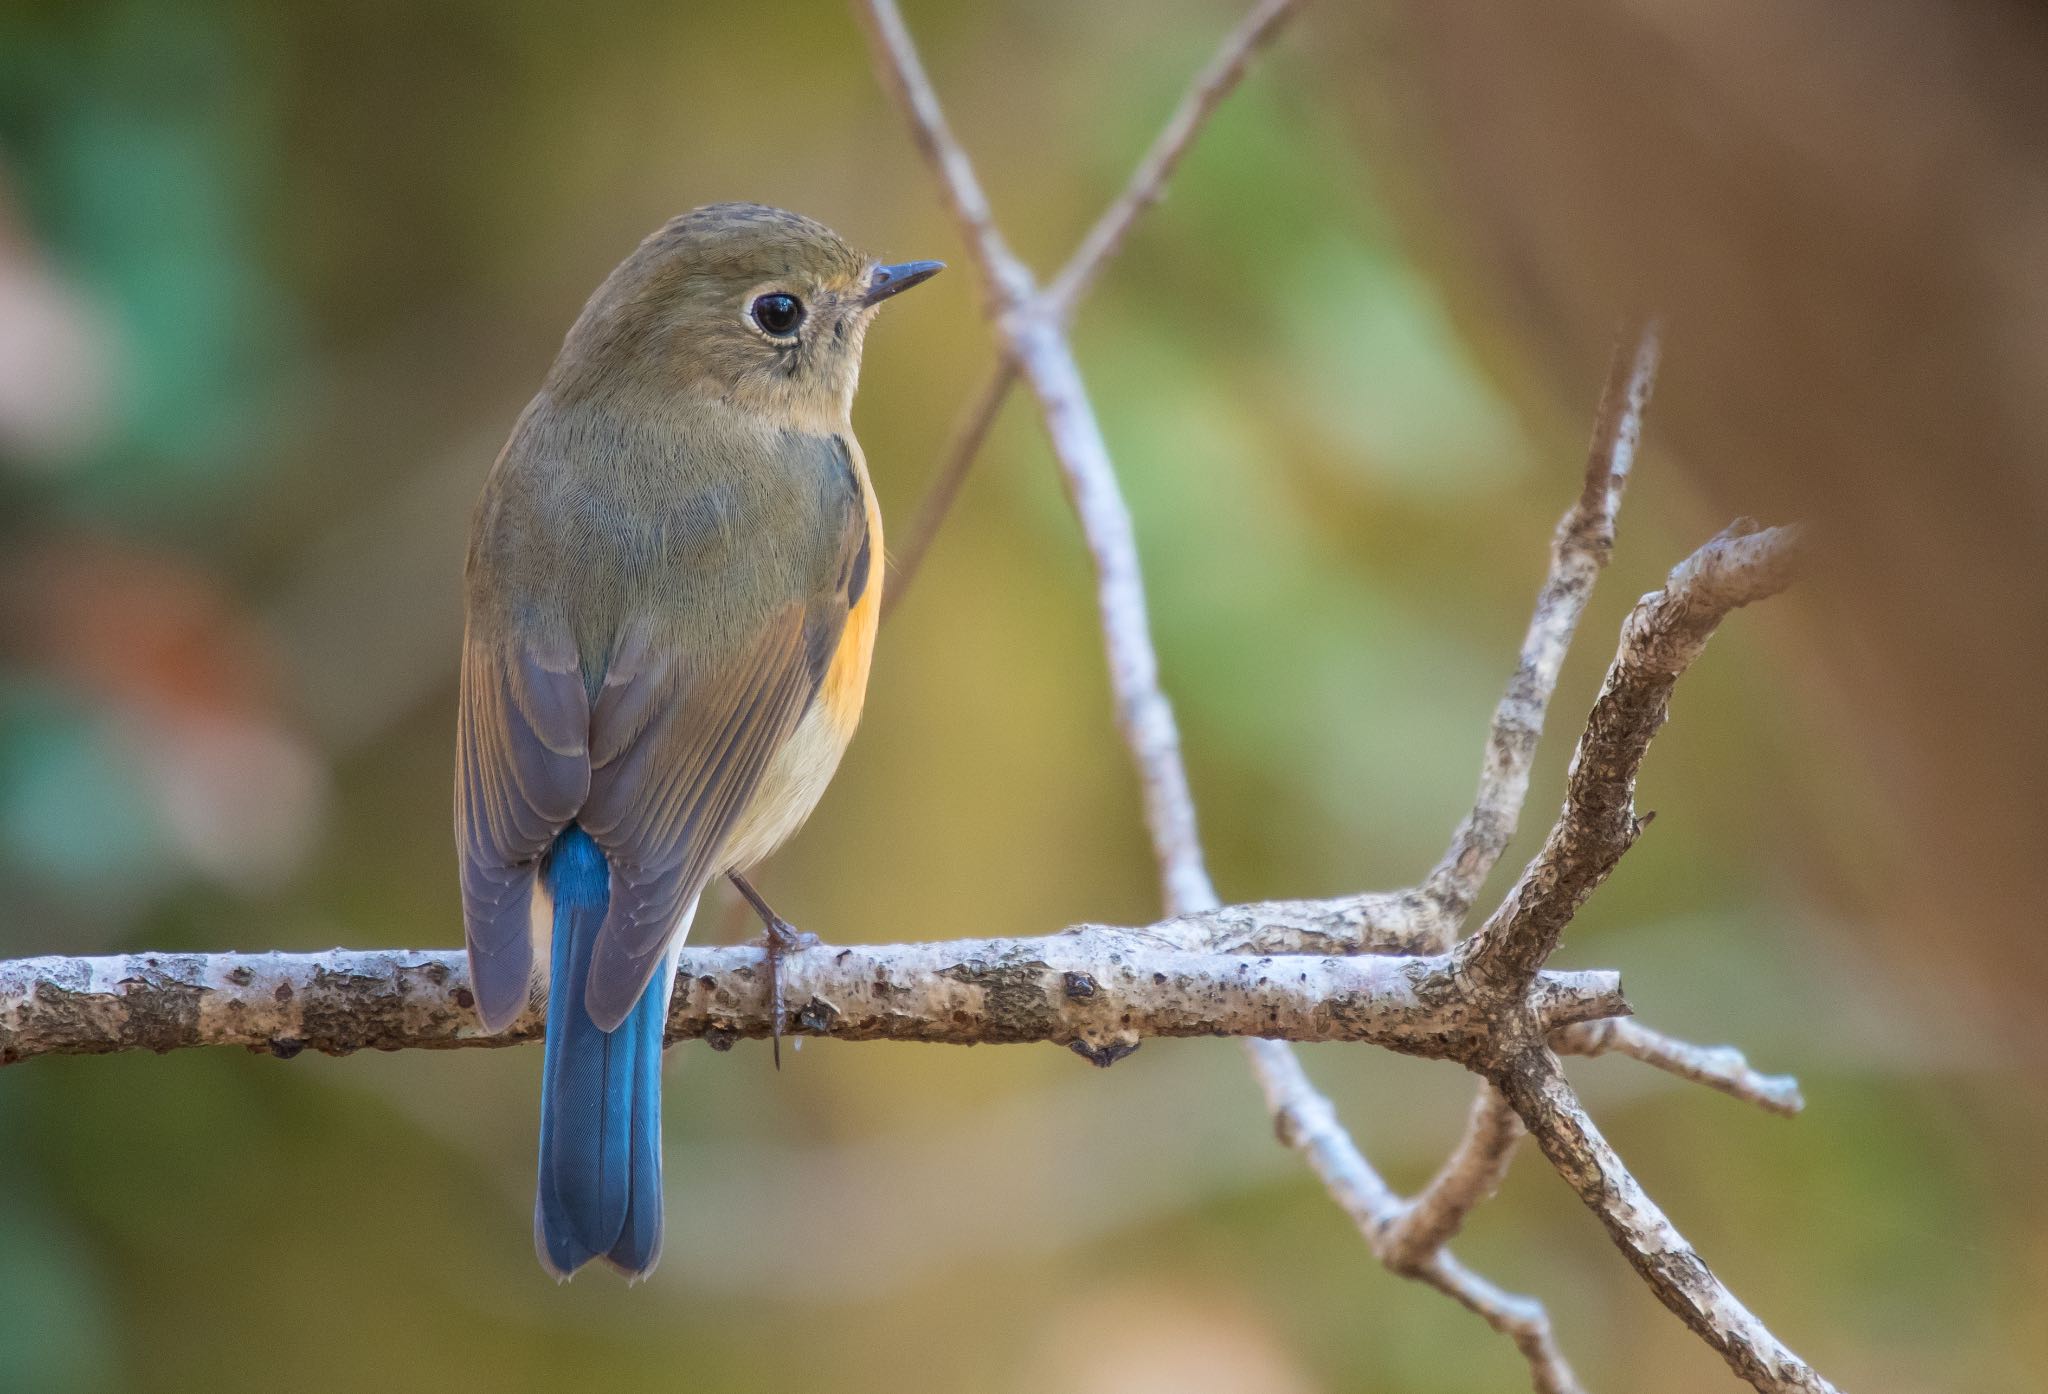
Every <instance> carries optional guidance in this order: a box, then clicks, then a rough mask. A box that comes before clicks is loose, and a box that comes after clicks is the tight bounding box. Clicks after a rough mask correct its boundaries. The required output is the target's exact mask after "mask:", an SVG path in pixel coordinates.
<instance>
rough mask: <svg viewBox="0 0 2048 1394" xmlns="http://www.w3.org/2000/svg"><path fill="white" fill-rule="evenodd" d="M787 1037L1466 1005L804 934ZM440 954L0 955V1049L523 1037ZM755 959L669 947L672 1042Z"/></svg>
mask: <svg viewBox="0 0 2048 1394" xmlns="http://www.w3.org/2000/svg"><path fill="white" fill-rule="evenodd" d="M782 982H783V995H784V1000H785V1002H786V1003H788V1005H789V1019H788V1023H787V1029H788V1031H789V1032H790V1033H792V1034H796V1035H810V1036H829V1037H832V1038H834V1039H837V1040H846V1041H925V1042H932V1043H939V1044H950V1045H992V1044H1017V1043H1022V1042H1031V1041H1050V1042H1052V1043H1054V1044H1057V1045H1064V1046H1067V1047H1069V1048H1071V1049H1072V1050H1074V1051H1075V1052H1076V1053H1077V1054H1079V1055H1081V1056H1083V1057H1084V1058H1086V1059H1088V1060H1090V1061H1091V1062H1093V1063H1095V1064H1098V1065H1107V1064H1110V1063H1112V1062H1113V1061H1115V1060H1117V1059H1120V1058H1122V1057H1123V1056H1125V1055H1128V1054H1130V1053H1131V1052H1132V1051H1133V1050H1136V1049H1137V1046H1138V1042H1139V1040H1140V1039H1142V1038H1144V1037H1147V1036H1271V1037H1277V1038H1284V1039H1287V1040H1297V1041H1369V1042H1372V1043H1374V1044H1377V1045H1382V1046H1386V1047H1389V1048H1390V1049H1394V1050H1399V1051H1403V1052H1405V1053H1408V1054H1414V1055H1427V1056H1449V1057H1452V1058H1459V1059H1463V1058H1465V1057H1466V1056H1468V1055H1469V1054H1470V1051H1471V1049H1472V1043H1473V1042H1474V1040H1475V1039H1476V1037H1475V1034H1474V1022H1475V1020H1476V1015H1477V1014H1476V1009H1475V1007H1474V1006H1473V1005H1472V1004H1471V1003H1470V1002H1468V1001H1467V1000H1466V998H1465V994H1464V989H1463V987H1462V985H1461V983H1460V980H1459V978H1458V975H1457V973H1456V965H1455V964H1454V962H1453V961H1452V960H1451V959H1450V957H1449V956H1447V955H1437V956H1435V957H1433V958H1393V957H1366V958H1355V957H1354V958H1309V957H1303V956H1296V957H1289V958H1273V957H1261V958H1251V957H1245V956H1241V955H1231V954H1216V953H1191V952H1187V951H1184V950H1178V949H1173V948H1167V947H1162V946H1160V945H1159V944H1158V943H1157V942H1155V941H1154V940H1153V939H1152V938H1151V937H1150V936H1149V935H1148V934H1147V933H1146V931H1144V930H1132V929H1118V928H1112V927H1108V926H1103V925H1082V926H1077V927H1075V928H1073V929H1070V930H1067V931H1065V932H1062V933H1059V934H1053V935H1048V936H1046V937H1044V938H1038V939H955V940H943V941H937V942H929V943H911V944H889V945H859V946H844V947H842V946H837V945H822V944H821V945H817V946H814V947H811V948H808V949H802V950H798V951H795V952H791V953H788V954H785V955H784V956H783V958H782ZM1537 995H1538V997H1540V998H1541V1000H1542V1005H1541V1006H1539V1007H1537V1008H1535V1009H1534V1010H1535V1011H1536V1012H1537V1014H1538V1016H1540V1017H1541V1019H1542V1020H1543V1021H1544V1022H1545V1023H1546V1024H1547V1025H1548V1026H1551V1027H1557V1028H1562V1027H1564V1026H1567V1025H1570V1024H1572V1023H1575V1022H1580V1021H1590V1020H1594V1019H1597V1018H1601V1017H1607V1016H1612V1015H1614V1014H1615V1013H1617V1012H1626V1011H1627V1010H1628V1004H1627V1003H1626V1002H1625V1001H1624V1000H1623V999H1622V996H1621V981H1620V978H1619V976H1618V975H1616V974H1614V973H1606V972H1590V973H1559V974H1551V975H1546V976H1545V978H1544V979H1543V981H1542V983H1541V985H1540V987H1539V989H1538V994H1537ZM474 1006H475V1002H474V999H473V998H472V996H471V994H470V989H469V976H468V970H467V965H466V963H465V961H464V959H463V956H462V954H461V953H460V952H459V951H455V950H428V951H423V952H408V951H398V950H368V951H355V950H342V949H337V950H334V951H332V952H330V953H324V954H279V953H269V954H236V953H217V954H163V953H159V954H131V955H126V956H117V957H109V958H30V959H19V960H16V961H13V962H9V963H0V1063H12V1062H14V1061H17V1060H23V1059H27V1058H29V1057H31V1056H36V1055H81V1054H83V1055H97V1054H106V1053H109V1052H112V1051H120V1050H154V1051H159V1052H162V1051H168V1050H176V1049H181V1048H184V1047H189V1046H205V1045H233V1046H246V1047H249V1048H251V1049H256V1050H268V1051H270V1052H271V1053H273V1054H278V1055H295V1054H297V1053H298V1052H299V1051H300V1050H303V1049H306V1048H309V1047H310V1048H312V1049H314V1050H320V1051H324V1052H326V1053H328V1054H335V1055H344V1054H348V1053H349V1052H352V1051H356V1050H367V1049H376V1050H405V1049H417V1048H427V1049H446V1048H452V1047H458V1046H504V1045H517V1044H519V1043H521V1042H523V1041H535V1040H539V1039H540V1036H541V1028H542V1014H541V1013H540V1012H539V1011H537V1010H533V1011H529V1012H527V1013H526V1015H525V1016H523V1017H522V1018H521V1019H520V1020H519V1022H518V1023H517V1024H515V1025H514V1026H513V1027H512V1028H511V1029H509V1030H507V1031H504V1032H501V1033H499V1034H497V1035H485V1034H484V1033H483V1032H482V1030H481V1028H480V1027H479V1026H478V1024H477V1021H476V1014H475V1011H474ZM773 1026H774V1009H773V1005H772V1004H771V1002H770V1001H769V980H768V974H767V972H766V970H765V967H764V964H763V958H762V954H761V951H760V950H758V949H754V948H691V949H686V950H684V953H683V958H682V961H681V965H680V967H679V970H678V973H677V977H676V991H675V995H674V997H673V998H672V999H671V1001H670V1004H669V1018H668V1036H669V1039H670V1040H671V1041H675V1040H687V1039H696V1038H698V1037H702V1038H704V1039H706V1040H709V1041H710V1042H711V1043H712V1044H713V1045H718V1046H729V1045H730V1044H732V1042H733V1041H735V1040H739V1039H742V1038H760V1037H766V1036H768V1035H770V1034H771V1031H772V1029H773Z"/></svg>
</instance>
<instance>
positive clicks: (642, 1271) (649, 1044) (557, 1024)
mask: <svg viewBox="0 0 2048 1394" xmlns="http://www.w3.org/2000/svg"><path fill="white" fill-rule="evenodd" d="M544 875H545V877H546V881H547V886H548V889H549V891H550V892H551V893H552V894H553V896H554V901H555V927H554V953H553V971H552V975H551V976H550V978H549V980H548V1034H547V1059H546V1061H545V1062H544V1064H543V1066H542V1077H541V1094H540V1190H539V1194H538V1195H537V1196H536V1197H535V1198H534V1208H533V1228H534V1247H535V1248H537V1249H538V1250H539V1251H540V1261H541V1264H542V1266H543V1267H545V1268H546V1269H547V1270H548V1271H549V1272H550V1273H553V1274H554V1275H555V1276H556V1277H557V1278H567V1277H569V1276H570V1275H571V1274H573V1273H574V1272H575V1271H576V1270H577V1269H579V1268H581V1267H582V1266H583V1265H584V1264H586V1263H588V1262H590V1260H592V1259H594V1258H598V1257H600V1256H601V1257H603V1258H604V1260H605V1261H606V1262H607V1263H609V1264H611V1266H612V1267H614V1268H616V1269H618V1270H619V1271H620V1272H621V1273H624V1274H625V1275H626V1276H627V1277H628V1278H644V1277H646V1276H647V1275H648V1274H649V1273H651V1272H652V1271H653V1270H654V1265H655V1262H656V1261H657V1260H658V1259H659V1258H660V1257H661V1035H662V1028H663V1026H664V1025H665V1023H666V1021H667V1016H668V1000H667V999H668V994H667V993H666V992H665V991H663V990H662V989H663V988H665V987H666V986H667V985H668V978H667V975H666V974H665V973H661V972H656V974H655V975H654V981H653V982H652V983H650V984H649V985H648V989H647V991H646V992H645V993H644V994H643V995H642V996H641V998H640V1001H639V1002H638V1003H637V1004H635V1006H634V1008H633V1010H632V1011H631V1013H629V1014H628V1015H627V1017H626V1019H625V1020H624V1021H622V1022H620V1023H619V1028H618V1030H616V1031H610V1032H606V1031H600V1030H599V1029H598V1028H597V1023H596V1022H594V1021H592V1020H591V1019H590V1014H589V1012H587V1011H585V1010H584V1006H583V989H584V984H585V982H586V980H587V979H588V977H589V973H590V952H591V949H592V947H593V946H594V945H595V943H596V942H597V931H598V928H599V926H601V925H602V924H603V923H604V913H605V906H606V905H607V903H608V902H609V901H610V899H611V885H610V881H611V868H610V866H609V864H608V863H607V862H606V861H605V855H604V853H603V852H602V851H601V850H599V848H598V845H597V844H596V843H595V842H593V841H591V839H590V836H589V834H587V833H585V832H584V831H583V830H582V829H581V828H579V827H576V826H575V825H574V824H571V825H570V826H569V827H568V828H566V829H564V830H563V832H562V835H561V836H560V837H557V838H556V839H555V845H554V847H553V849H552V850H551V851H550V853H549V855H548V864H547V869H546V871H545V872H544Z"/></svg>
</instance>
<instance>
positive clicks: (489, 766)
mask: <svg viewBox="0 0 2048 1394" xmlns="http://www.w3.org/2000/svg"><path fill="white" fill-rule="evenodd" d="M562 650H563V651H561V652H543V651H540V650H538V649H536V647H535V646H533V645H531V644H527V643H522V642H520V641H518V640H511V641H507V642H503V643H489V642H485V641H482V640H480V639H477V638H475V637H474V636H465V637H464V640H463V649H462V704H461V710H460V713H459V715H458V717H457V725H456V769H455V840H456V843H457V845H458V846H459V847H460V848H461V851H462V919H463V926H464V930H465V933H466V935H467V938H468V941H469V963H470V977H471V986H472V988H473V990H474V991H475V993H476V999H477V1010H478V1013H479V1014H480V1015H481V1016H482V1017H483V1022H484V1026H485V1029H487V1030H491V1031H498V1030H502V1029H504V1028H505V1027H506V1026H508V1025H510V1024H511V1022H512V1019H513V1018H514V1017H516V1016H518V1015H519V1013H520V1011H521V1009H523V1008H524V1007H525V1006H526V998H527V990H528V981H529V979H530V977H531V975H532V971H533V942H532V937H531V932H530V921H529V913H530V902H531V900H532V896H533V877H534V870H535V865H536V863H537V861H538V859H539V857H540V855H541V854H542V853H543V852H545V851H547V849H548V845H549V844H550V843H552V842H553V841H554V839H555V835H556V834H557V833H559V832H560V831H561V830H562V829H563V828H564V827H565V826H567V825H568V823H569V820H570V819H572V818H574V817H575V816H576V813H577V810H578V809H580V808H581V807H582V805H583V801H584V799H585V797H586V796H587V795H588V793H589V790H590V755H589V736H590V703H589V698H588V696H587V694H586V693H585V691H584V687H583V678H582V675H581V673H580V672H579V671H578V665H577V663H576V661H575V655H574V653H573V652H571V651H568V649H567V646H566V645H565V646H562Z"/></svg>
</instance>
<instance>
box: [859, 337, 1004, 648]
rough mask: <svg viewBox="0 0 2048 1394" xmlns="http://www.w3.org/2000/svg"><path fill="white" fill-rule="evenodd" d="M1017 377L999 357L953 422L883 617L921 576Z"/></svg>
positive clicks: (898, 561) (894, 556)
mask: <svg viewBox="0 0 2048 1394" xmlns="http://www.w3.org/2000/svg"><path fill="white" fill-rule="evenodd" d="M1016 381H1017V370H1016V368H1014V367H1013V366H1011V363H1010V360H1009V359H1007V358H998V359H997V360H996V363H995V366H994V367H993V368H991V369H990V370H989V373H988V376H987V377H986V378H984V379H982V384H981V387H980V388H979V389H978V390H977V391H976V392H975V394H974V396H973V397H972V398H970V399H969V400H968V403H967V409H966V410H965V411H963V412H961V413H960V419H959V420H958V421H957V422H955V423H954V425H953V434H952V435H951V436H949V437H948V438H947V440H946V449H945V453H944V454H942V455H940V456H939V468H938V470H937V472H936V473H934V474H933V475H932V482H931V483H930V484H929V485H928V486H926V488H925V491H924V498H923V500H922V501H921V502H919V504H918V505H917V516H916V517H915V518H913V519H911V521H910V531H909V532H908V533H906V534H905V539H904V543H903V545H902V547H900V548H896V549H892V551H891V555H890V558H889V577H888V582H887V584H885V585H884V586H883V587H882V618H883V619H884V620H886V619H888V618H889V616H891V615H893V614H895V613H896V607H897V606H898V605H900V604H902V603H903V597H904V596H905V595H906V594H908V593H909V591H910V587H911V583H912V582H914V581H916V580H917V573H918V571H919V569H920V568H922V567H923V566H924V559H925V554H926V553H928V552H930V551H931V549H932V539H934V538H936V537H937V536H938V535H939V529H940V528H942V527H944V526H945V524H946V518H947V516H948V515H950V514H951V513H952V511H953V501H954V500H955V499H957V498H959V497H960V486H961V485H963V484H965V483H966V482H967V473H968V471H969V470H971V469H973V468H974V461H975V457H976V456H978V455H979V454H980V453H981V445H982V442H983V441H985V440H987V439H988V433H989V428H990V427H992V426H994V425H995V424H996V415H997V413H999V412H1001V411H1002V409H1003V403H1004V402H1005V401H1007V400H1009V396H1010V388H1011V387H1012V385H1014V384H1015V383H1016Z"/></svg>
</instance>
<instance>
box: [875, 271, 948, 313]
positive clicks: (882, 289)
mask: <svg viewBox="0 0 2048 1394" xmlns="http://www.w3.org/2000/svg"><path fill="white" fill-rule="evenodd" d="M945 269H946V263H944V262H943V261H900V262H898V263H896V265H894V266H877V267H876V268H875V269H874V271H873V272H872V273H870V274H869V276H868V293H867V294H866V295H864V296H862V297H861V302H860V303H861V304H863V305H879V304H881V303H882V302H883V301H884V300H887V299H888V298H889V297H890V296H892V295H895V294H898V293H899V292H901V291H906V290H909V289H910V288H911V287H912V286H914V285H919V284H921V283H923V282H925V281H929V280H930V279H931V278H932V277H934V276H936V275H938V274H939V273H940V272H941V271H944V270H945Z"/></svg>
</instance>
